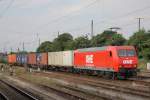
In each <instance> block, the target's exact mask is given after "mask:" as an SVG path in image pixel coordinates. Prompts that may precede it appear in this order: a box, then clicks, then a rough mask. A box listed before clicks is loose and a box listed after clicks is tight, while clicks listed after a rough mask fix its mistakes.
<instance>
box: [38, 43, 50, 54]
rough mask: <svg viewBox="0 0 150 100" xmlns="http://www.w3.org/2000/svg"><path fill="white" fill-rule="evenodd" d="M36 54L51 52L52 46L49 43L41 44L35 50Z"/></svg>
mask: <svg viewBox="0 0 150 100" xmlns="http://www.w3.org/2000/svg"><path fill="white" fill-rule="evenodd" d="M36 51H37V52H52V51H53V44H52V42H50V41H45V42H43V43H42V44H41V45H40V46H39V47H38V48H37V50H36Z"/></svg>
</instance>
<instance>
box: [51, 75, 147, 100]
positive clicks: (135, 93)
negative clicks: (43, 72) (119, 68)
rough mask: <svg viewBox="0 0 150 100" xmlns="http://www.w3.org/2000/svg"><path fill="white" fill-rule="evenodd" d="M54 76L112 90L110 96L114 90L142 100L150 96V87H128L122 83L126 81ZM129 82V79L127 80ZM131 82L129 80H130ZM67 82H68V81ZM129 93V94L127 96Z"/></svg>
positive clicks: (100, 88)
mask: <svg viewBox="0 0 150 100" xmlns="http://www.w3.org/2000/svg"><path fill="white" fill-rule="evenodd" d="M53 74H55V73H53ZM54 76H55V77H59V78H60V77H61V79H64V80H66V81H69V82H72V83H76V84H83V85H88V86H90V87H93V89H94V88H96V90H94V91H95V92H101V91H99V90H102V91H107V90H109V91H113V92H111V93H110V92H109V91H108V93H110V94H112V96H114V95H115V94H114V92H115V93H116V94H117V93H118V94H121V96H122V97H123V98H127V99H129V98H128V97H129V96H130V97H131V98H132V99H131V100H133V99H135V98H136V97H138V98H141V99H143V100H147V99H148V98H150V89H149V88H148V89H146V90H144V89H139V88H137V87H136V88H132V87H128V86H126V85H123V83H127V82H122V84H115V83H117V82H114V83H110V82H106V81H96V80H91V79H87V78H83V77H82V78H81V77H74V76H71V75H70V76H68V75H65V74H64V75H63V74H62V73H61V74H55V75H54ZM128 82H129V81H128ZM130 83H131V82H130ZM68 84H69V83H68ZM69 87H71V86H69ZM78 87H79V88H82V87H80V86H78ZM128 95H129V96H128Z"/></svg>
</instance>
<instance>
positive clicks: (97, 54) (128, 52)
mask: <svg viewBox="0 0 150 100" xmlns="http://www.w3.org/2000/svg"><path fill="white" fill-rule="evenodd" d="M137 63H138V57H137V55H136V51H135V49H134V47H133V46H106V47H96V48H87V49H78V50H76V51H75V53H74V66H75V68H78V69H83V70H92V71H95V72H96V73H98V74H106V73H107V75H110V76H112V77H113V78H115V76H118V77H122V78H127V77H131V76H134V75H135V74H136V69H137Z"/></svg>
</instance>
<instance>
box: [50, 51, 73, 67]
mask: <svg viewBox="0 0 150 100" xmlns="http://www.w3.org/2000/svg"><path fill="white" fill-rule="evenodd" d="M48 65H52V66H58V67H61V66H64V67H71V66H73V51H60V52H49V53H48Z"/></svg>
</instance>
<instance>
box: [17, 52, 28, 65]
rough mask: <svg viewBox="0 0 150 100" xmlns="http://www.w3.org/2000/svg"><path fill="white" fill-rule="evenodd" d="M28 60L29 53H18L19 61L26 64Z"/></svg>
mask: <svg viewBox="0 0 150 100" xmlns="http://www.w3.org/2000/svg"><path fill="white" fill-rule="evenodd" d="M27 61H28V57H27V54H25V53H18V54H17V63H19V64H26V63H27Z"/></svg>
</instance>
